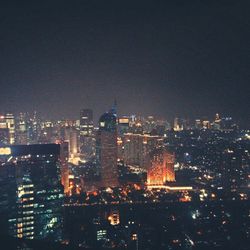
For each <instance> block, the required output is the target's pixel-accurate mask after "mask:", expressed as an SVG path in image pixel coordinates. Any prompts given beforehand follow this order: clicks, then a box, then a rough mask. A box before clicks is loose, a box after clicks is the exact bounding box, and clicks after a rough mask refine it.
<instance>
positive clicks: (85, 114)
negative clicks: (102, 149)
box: [80, 109, 95, 160]
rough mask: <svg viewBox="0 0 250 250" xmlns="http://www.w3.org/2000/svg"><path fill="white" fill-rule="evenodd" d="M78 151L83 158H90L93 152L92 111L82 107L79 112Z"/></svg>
mask: <svg viewBox="0 0 250 250" xmlns="http://www.w3.org/2000/svg"><path fill="white" fill-rule="evenodd" d="M80 144H81V145H80V151H81V155H82V157H83V159H84V160H90V159H91V158H92V157H93V156H94V154H95V137H94V123H93V111H92V110H91V109H82V110H81V112H80Z"/></svg>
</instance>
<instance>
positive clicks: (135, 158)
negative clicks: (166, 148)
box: [123, 133, 163, 168]
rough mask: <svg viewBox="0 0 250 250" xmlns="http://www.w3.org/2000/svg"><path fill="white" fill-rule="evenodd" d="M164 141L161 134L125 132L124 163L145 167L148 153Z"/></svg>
mask: <svg viewBox="0 0 250 250" xmlns="http://www.w3.org/2000/svg"><path fill="white" fill-rule="evenodd" d="M162 143H163V139H162V137H160V136H152V135H148V134H143V135H142V134H132V133H127V134H124V157H123V160H124V163H125V164H127V165H137V166H140V167H142V168H145V167H146V163H147V156H148V154H149V153H150V152H151V151H152V150H154V149H155V148H157V147H159V146H161V145H162Z"/></svg>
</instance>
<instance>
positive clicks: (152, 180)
mask: <svg viewBox="0 0 250 250" xmlns="http://www.w3.org/2000/svg"><path fill="white" fill-rule="evenodd" d="M174 161H175V156H174V154H172V153H170V152H169V151H167V150H166V149H164V148H158V149H155V150H153V151H152V152H151V153H150V154H149V166H148V171H147V184H148V185H164V184H165V183H166V182H172V181H175V172H174Z"/></svg>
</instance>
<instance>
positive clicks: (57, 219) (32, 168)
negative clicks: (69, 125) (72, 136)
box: [0, 144, 64, 240]
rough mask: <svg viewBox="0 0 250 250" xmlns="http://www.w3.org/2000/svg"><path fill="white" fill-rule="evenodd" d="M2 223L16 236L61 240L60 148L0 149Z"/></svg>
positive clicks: (46, 146)
mask: <svg viewBox="0 0 250 250" xmlns="http://www.w3.org/2000/svg"><path fill="white" fill-rule="evenodd" d="M0 163H1V168H0V203H1V206H0V217H1V219H0V224H1V227H2V226H3V227H4V226H6V232H7V233H8V234H9V235H11V236H14V237H18V238H26V239H48V240H60V239H61V236H62V205H63V197H64V195H63V186H62V185H61V174H60V168H61V167H60V145H56V144H46V145H41V144H40V145H16V146H10V147H2V148H0Z"/></svg>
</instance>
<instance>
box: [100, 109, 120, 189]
mask: <svg viewBox="0 0 250 250" xmlns="http://www.w3.org/2000/svg"><path fill="white" fill-rule="evenodd" d="M96 157H97V168H98V170H99V174H100V176H101V180H102V184H101V185H102V186H103V187H116V186H118V171H117V122H116V115H115V114H113V113H112V112H107V113H105V114H103V115H102V116H101V117H100V119H99V131H98V134H97V138H96Z"/></svg>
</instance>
